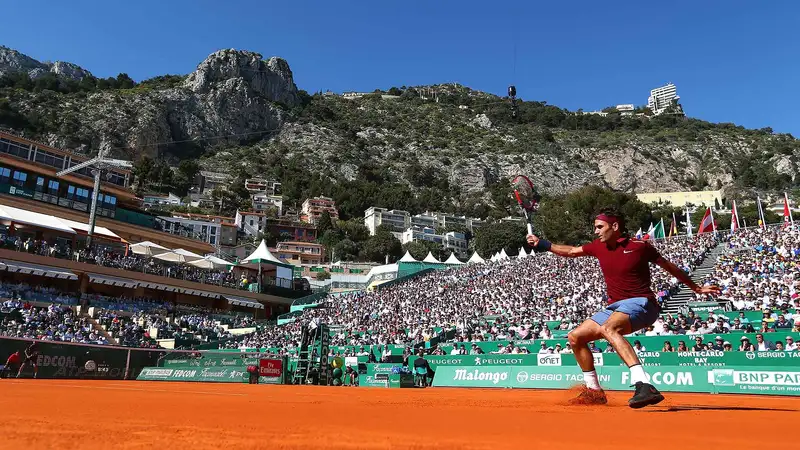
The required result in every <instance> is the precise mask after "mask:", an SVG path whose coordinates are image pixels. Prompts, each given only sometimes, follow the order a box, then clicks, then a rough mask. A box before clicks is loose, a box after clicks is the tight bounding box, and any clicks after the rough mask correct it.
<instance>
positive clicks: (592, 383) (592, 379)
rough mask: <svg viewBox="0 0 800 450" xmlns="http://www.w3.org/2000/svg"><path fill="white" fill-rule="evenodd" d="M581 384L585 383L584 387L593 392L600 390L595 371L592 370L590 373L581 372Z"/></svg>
mask: <svg viewBox="0 0 800 450" xmlns="http://www.w3.org/2000/svg"><path fill="white" fill-rule="evenodd" d="M583 382H584V383H586V387H588V388H589V389H593V390H595V391H599V390H601V389H602V388H601V387H600V381H599V380H598V379H597V371H596V370H593V371H591V372H583Z"/></svg>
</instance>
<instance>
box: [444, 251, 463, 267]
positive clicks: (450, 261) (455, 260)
mask: <svg viewBox="0 0 800 450" xmlns="http://www.w3.org/2000/svg"><path fill="white" fill-rule="evenodd" d="M444 263H445V264H456V265H461V264H464V263H463V262H461V261H459V259H458V258H456V254H455V253H452V252H451V253H450V257H449V258H447V261H445V262H444Z"/></svg>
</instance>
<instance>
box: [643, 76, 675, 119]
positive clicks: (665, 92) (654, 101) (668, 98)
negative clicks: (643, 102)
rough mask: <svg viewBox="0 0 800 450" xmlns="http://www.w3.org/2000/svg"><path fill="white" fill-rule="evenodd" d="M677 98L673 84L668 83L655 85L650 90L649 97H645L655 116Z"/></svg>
mask: <svg viewBox="0 0 800 450" xmlns="http://www.w3.org/2000/svg"><path fill="white" fill-rule="evenodd" d="M679 99H680V97H678V94H677V89H676V88H675V85H674V84H672V83H669V84H667V85H666V86H661V87H657V88H655V89H653V90H652V91H650V97H649V98H648V99H647V107H648V108H650V111H653V114H654V115H656V116H657V115H659V114H661V113H663V112H664V111H665V110H666V109H667V108H669V107H670V106H671V105H672V104H673V103H675V102H677V101H678V100H679Z"/></svg>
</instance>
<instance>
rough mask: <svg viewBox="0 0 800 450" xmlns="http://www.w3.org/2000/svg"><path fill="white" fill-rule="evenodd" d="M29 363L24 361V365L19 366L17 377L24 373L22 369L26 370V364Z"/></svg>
mask: <svg viewBox="0 0 800 450" xmlns="http://www.w3.org/2000/svg"><path fill="white" fill-rule="evenodd" d="M27 364H28V362H27V361H24V362H23V363H22V365H20V366H19V370H17V378H19V376H20V375H22V371H23V370H25V366H26V365H27Z"/></svg>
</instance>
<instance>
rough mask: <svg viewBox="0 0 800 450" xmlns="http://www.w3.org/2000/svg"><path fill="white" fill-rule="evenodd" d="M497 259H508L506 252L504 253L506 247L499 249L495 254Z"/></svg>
mask: <svg viewBox="0 0 800 450" xmlns="http://www.w3.org/2000/svg"><path fill="white" fill-rule="evenodd" d="M497 259H508V254H507V253H506V249H502V250H500V254H499V255H497Z"/></svg>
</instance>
